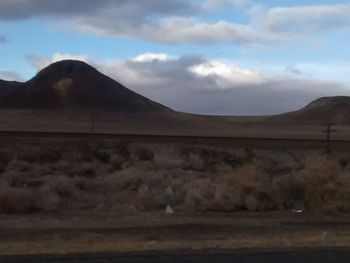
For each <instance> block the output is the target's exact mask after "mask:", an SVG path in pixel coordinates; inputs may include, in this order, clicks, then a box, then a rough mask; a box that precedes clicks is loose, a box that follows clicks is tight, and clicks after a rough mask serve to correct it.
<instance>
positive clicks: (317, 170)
mask: <svg viewBox="0 0 350 263" xmlns="http://www.w3.org/2000/svg"><path fill="white" fill-rule="evenodd" d="M341 172H342V166H341V165H340V163H339V161H338V160H336V159H329V160H328V159H326V158H324V157H314V158H311V159H309V160H307V162H306V165H305V170H304V171H302V173H304V177H305V205H306V208H307V209H308V210H315V211H318V210H334V211H336V210H338V208H337V207H336V206H337V204H336V203H337V199H338V198H337V197H338V193H339V192H338V191H339V189H338V178H339V175H340V173H341Z"/></svg>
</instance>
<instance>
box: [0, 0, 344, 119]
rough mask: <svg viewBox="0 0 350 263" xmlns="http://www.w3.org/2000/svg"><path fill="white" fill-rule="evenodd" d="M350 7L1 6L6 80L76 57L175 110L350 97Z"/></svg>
mask: <svg viewBox="0 0 350 263" xmlns="http://www.w3.org/2000/svg"><path fill="white" fill-rule="evenodd" d="M349 14H350V1H342V0H319V1H313V0H293V1H292V0H290V1H287V0H279V1H277V0H269V1H267V0H266V1H256V0H147V1H146V0H144V1H143V0H74V1H72V0H0V57H1V59H0V79H5V80H19V81H26V80H29V79H30V78H32V77H33V76H34V75H35V74H36V73H37V72H38V71H40V70H41V69H42V68H44V67H46V66H48V65H49V64H50V63H53V62H56V61H60V60H63V59H77V60H82V61H85V62H87V63H89V64H91V65H92V66H94V67H96V68H97V69H98V70H99V71H101V72H102V73H104V74H106V75H108V76H110V77H112V78H114V79H115V80H116V81H118V82H120V83H122V84H123V85H125V86H126V87H128V88H129V89H131V90H133V91H136V92H138V93H140V94H142V95H144V96H146V97H149V98H150V99H152V100H155V101H158V102H160V103H163V104H165V105H167V106H169V107H171V108H173V109H175V110H178V111H184V112H191V113H196V114H212V115H267V114H278V113H282V112H287V111H292V110H296V109H298V108H300V107H303V106H304V105H306V104H307V103H309V102H311V101H312V100H314V99H316V98H319V97H324V96H336V95H347V96H348V95H350V77H349V72H350V49H349V48H348V46H349V43H350V15H349Z"/></svg>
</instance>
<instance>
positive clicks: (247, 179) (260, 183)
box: [185, 164, 275, 212]
mask: <svg viewBox="0 0 350 263" xmlns="http://www.w3.org/2000/svg"><path fill="white" fill-rule="evenodd" d="M222 173H223V174H221V175H220V176H218V178H215V180H213V179H201V180H198V181H197V182H194V183H192V184H190V186H189V190H188V193H187V197H186V201H185V202H186V205H187V206H189V207H190V208H191V209H194V210H216V211H227V212H228V211H236V210H248V211H260V210H270V209H272V208H273V207H274V206H275V204H274V202H273V200H272V197H271V196H270V193H269V191H268V178H267V177H266V176H265V175H264V173H262V172H261V171H259V170H257V168H256V167H255V166H253V165H251V164H250V165H245V166H242V167H239V168H237V169H233V170H231V169H224V171H222Z"/></svg>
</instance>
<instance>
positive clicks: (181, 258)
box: [0, 248, 350, 263]
mask: <svg viewBox="0 0 350 263" xmlns="http://www.w3.org/2000/svg"><path fill="white" fill-rule="evenodd" d="M349 260H350V252H349V250H344V249H336V248H329V249H326V250H325V249H311V250H310V249H308V250H305V249H297V250H275V251H264V250H262V251H260V250H258V251H256V250H238V251H237V250H216V251H214V250H213V251H200V252H192V251H176V252H174V251H173V252H164V251H163V252H152V253H97V254H70V255H35V256H11V257H0V262H1V263H2V262H3V263H22V262H28V263H61V262H65V263H83V262H84V263H86V262H90V263H101V262H104V263H107V262H120V263H139V262H142V263H144V262H145V263H151V262H164V263H172V262H174V263H187V262H188V263H196V262H200V263H211V262H217V263H231V262H235V263H248V262H259V263H269V262H271V263H273V262H284V263H295V262H300V263H304V262H305V263H316V262H317V263H328V262H337V263H343V262H344V263H347V262H349Z"/></svg>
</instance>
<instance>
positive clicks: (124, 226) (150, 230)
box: [0, 212, 350, 255]
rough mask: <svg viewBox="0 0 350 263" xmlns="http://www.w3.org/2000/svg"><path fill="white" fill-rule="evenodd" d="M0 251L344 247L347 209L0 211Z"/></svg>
mask: <svg viewBox="0 0 350 263" xmlns="http://www.w3.org/2000/svg"><path fill="white" fill-rule="evenodd" d="M0 224H1V226H0V254H1V255H28V254H62V253H63V254H66V253H95V252H103V253H106V252H107V253H108V252H145V251H161V250H165V251H176V250H188V251H200V250H203V249H247V248H250V249H265V250H266V249H267V250H270V249H276V248H278V249H299V248H312V247H313V248H320V247H322V248H327V247H333V248H334V247H338V248H348V247H349V244H350V222H349V220H348V215H345V214H344V215H336V216H335V215H329V216H324V215H323V216H320V215H315V214H314V215H311V214H297V213H292V212H290V213H230V214H220V213H202V214H201V213H196V214H181V213H180V214H174V215H165V214H163V213H160V212H157V213H155V212H154V213H129V214H118V213H81V212H79V213H76V212H67V213H65V214H62V213H61V214H40V215H22V216H19V215H7V216H4V215H2V216H1V217H0Z"/></svg>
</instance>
